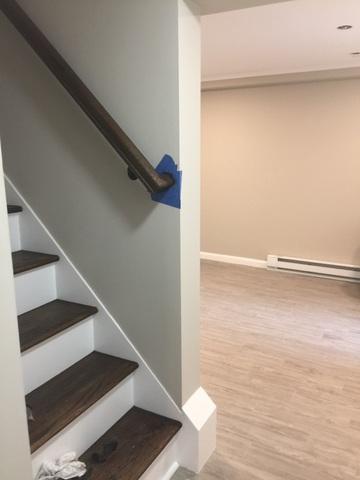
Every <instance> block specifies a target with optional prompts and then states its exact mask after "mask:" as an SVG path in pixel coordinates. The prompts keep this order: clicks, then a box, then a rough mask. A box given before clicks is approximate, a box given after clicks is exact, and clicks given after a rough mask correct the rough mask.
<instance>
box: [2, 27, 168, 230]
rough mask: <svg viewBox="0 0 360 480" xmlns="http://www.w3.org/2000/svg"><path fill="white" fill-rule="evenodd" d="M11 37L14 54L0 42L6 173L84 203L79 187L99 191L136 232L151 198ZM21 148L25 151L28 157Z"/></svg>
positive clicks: (36, 61)
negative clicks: (40, 180)
mask: <svg viewBox="0 0 360 480" xmlns="http://www.w3.org/2000/svg"><path fill="white" fill-rule="evenodd" d="M0 20H1V23H2V24H3V22H4V21H3V20H2V19H0ZM9 34H10V35H11V41H12V43H14V44H15V45H16V48H15V49H14V50H13V49H9V48H8V43H7V42H0V58H1V64H2V68H1V73H0V82H1V94H0V95H1V97H0V105H1V112H3V115H1V113H0V126H1V137H2V143H3V149H4V163H5V171H6V173H8V174H9V176H10V178H12V177H13V175H12V173H14V169H15V170H16V178H19V176H21V172H19V165H20V164H21V167H22V168H23V175H36V176H38V175H40V176H41V175H42V174H43V176H44V182H45V181H46V182H47V184H48V186H49V185H51V187H49V188H52V189H53V196H55V197H54V198H56V196H57V195H60V197H58V198H61V195H68V194H72V195H73V194H74V192H71V190H72V189H75V190H77V191H78V194H79V196H80V197H81V196H82V195H83V196H84V199H85V198H86V196H87V195H86V192H85V191H83V190H82V185H87V188H90V189H94V190H95V189H96V190H97V192H98V195H101V196H102V197H103V201H105V202H106V203H107V204H108V207H109V209H110V210H115V211H116V212H117V214H118V215H119V216H120V217H121V219H122V220H123V221H124V222H126V224H127V225H128V228H129V229H136V228H137V227H138V226H139V225H141V224H142V223H143V222H144V221H145V219H146V218H147V217H148V216H149V215H150V213H151V212H152V210H153V209H154V207H155V204H154V203H153V202H152V201H151V200H150V198H149V194H148V193H147V192H146V191H145V190H144V188H143V187H142V186H141V185H139V183H138V182H133V181H130V180H129V179H128V176H127V171H126V166H125V164H124V162H123V160H122V159H121V158H120V157H119V156H118V155H117V154H116V153H115V152H114V151H113V149H112V147H111V146H110V145H109V144H108V143H107V141H106V140H105V139H104V138H103V137H102V135H101V133H100V132H99V131H98V130H97V129H96V128H95V127H94V126H93V125H92V124H91V122H90V120H89V119H88V118H87V117H86V116H85V114H84V113H83V112H82V111H81V110H80V107H79V106H78V105H76V104H75V102H74V101H73V100H72V99H71V97H70V96H69V95H68V94H67V92H66V91H65V90H64V89H63V87H62V86H61V85H60V84H59V83H58V81H57V80H56V79H55V77H53V76H52V74H51V73H50V72H49V71H48V70H47V69H46V67H45V66H44V65H43V64H42V63H41V61H40V60H39V59H38V58H37V57H36V56H35V54H34V53H33V52H32V50H31V49H30V47H28V46H27V45H24V44H23V45H22V43H23V41H22V40H20V39H18V38H16V36H17V34H16V33H15V32H10V33H9ZM117 101H121V98H120V99H117ZM20 140H21V143H22V144H23V148H22V149H21V147H20V145H19V143H20ZM10 145H11V148H10ZM24 145H27V146H28V148H26V149H25V151H26V158H25V156H24ZM15 155H16V156H17V158H16V159H15V158H14V156H15ZM21 157H23V158H21ZM15 160H16V161H15ZM159 160H160V159H156V161H155V162H154V163H158V161H159ZM64 183H65V184H66V185H67V191H63V190H62V191H58V192H57V191H56V190H57V186H58V185H60V184H61V185H64ZM19 187H20V189H21V190H22V186H21V185H19ZM44 190H46V186H45V185H44ZM24 193H25V194H26V192H24ZM45 197H46V196H45V195H44V198H45ZM47 199H49V197H47ZM89 206H90V205H89ZM34 207H35V208H36V207H37V206H36V205H34ZM74 208H75V209H76V208H78V206H77V205H74ZM78 213H79V214H80V213H81V212H78Z"/></svg>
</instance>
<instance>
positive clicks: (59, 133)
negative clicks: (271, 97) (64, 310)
mask: <svg viewBox="0 0 360 480" xmlns="http://www.w3.org/2000/svg"><path fill="white" fill-rule="evenodd" d="M20 3H21V5H22V6H23V7H24V8H25V9H26V10H27V12H28V13H29V14H30V15H31V17H32V18H33V20H34V21H35V22H36V23H37V24H38V25H39V26H40V28H41V29H42V30H43V32H44V33H45V34H46V35H47V36H48V38H49V39H50V40H51V41H52V42H53V44H54V45H55V46H56V47H57V48H58V49H59V51H60V53H61V54H62V55H63V56H64V57H65V58H66V59H67V60H68V61H69V63H70V64H71V66H72V67H73V68H74V69H75V70H76V72H77V73H78V74H79V76H80V77H81V78H82V79H83V80H84V81H85V83H86V84H87V85H88V87H89V88H90V89H91V90H92V91H93V92H94V93H95V95H96V96H97V97H98V98H99V100H100V101H101V102H102V103H103V104H104V106H105V107H106V108H107V109H108V110H109V111H110V113H111V114H112V115H113V116H114V118H115V119H116V120H117V121H118V122H119V124H120V125H121V126H122V128H123V129H124V130H125V131H126V132H127V133H128V135H129V136H130V137H131V138H132V139H133V140H134V141H135V143H136V144H137V145H138V146H139V147H140V149H141V150H142V151H143V152H144V154H145V155H146V156H147V157H148V158H149V160H150V161H151V162H152V163H153V164H154V165H156V164H157V163H158V162H159V161H160V160H161V158H162V156H163V155H164V154H165V153H167V154H170V155H171V156H172V157H173V158H174V160H175V161H176V162H177V163H180V164H181V168H182V169H183V171H184V179H185V180H186V181H189V182H190V181H191V175H192V172H193V169H194V168H195V171H196V168H197V167H196V165H197V164H198V162H199V158H198V153H197V152H198V142H199V136H198V134H197V133H198V132H197V133H196V134H195V135H194V133H193V132H192V131H191V129H190V125H189V126H186V125H185V122H184V120H183V119H181V118H180V116H181V115H180V92H181V91H182V92H183V91H184V90H183V89H182V88H180V84H181V82H182V81H183V78H184V77H183V75H184V68H186V66H187V65H186V62H180V61H179V50H180V43H182V46H181V48H182V49H184V50H183V51H188V49H189V48H190V44H191V43H193V44H195V46H196V45H197V44H198V41H199V35H200V33H199V28H198V25H197V21H196V20H194V26H193V29H192V35H191V36H190V37H186V36H184V35H182V34H181V33H180V31H179V29H180V20H179V8H180V7H181V8H185V6H184V5H185V4H184V5H183V1H182V0H152V1H151V2H144V1H142V0H123V1H121V2H119V1H118V0H107V1H106V2H99V1H98V0H77V1H76V2H70V1H67V2H59V1H55V0H49V1H47V2H44V1H43V0H21V1H20ZM105 7H106V8H105ZM190 18H191V16H190ZM9 45H11V48H9ZM186 45H187V46H186ZM186 49H187V50H186ZM195 51H196V50H195ZM193 58H194V60H193V61H195V62H198V61H199V60H198V59H196V56H195V57H193ZM0 61H1V65H2V68H1V72H0V82H1V85H0V86H1V92H0V107H1V109H0V128H1V131H2V134H3V142H4V151H5V153H6V162H5V170H6V173H7V174H8V175H9V177H10V179H11V180H12V181H13V182H14V183H15V185H16V186H17V187H18V189H19V190H20V191H21V192H22V193H23V194H24V196H25V197H26V198H27V199H28V201H29V202H30V204H31V205H32V206H33V208H34V209H35V210H36V212H37V213H38V214H39V216H40V218H41V219H42V220H43V222H44V223H45V224H46V225H47V227H48V228H49V230H50V231H51V233H52V234H53V235H54V236H55V238H56V239H57V240H58V242H59V243H60V244H61V246H62V247H63V248H64V249H65V251H66V252H67V253H68V254H69V256H70V258H71V259H72V261H73V262H74V263H75V264H76V265H77V267H78V268H79V270H80V271H81V272H82V273H83V275H84V276H85V278H86V279H87V281H88V282H89V284H90V285H91V286H92V287H93V288H94V290H95V291H96V292H97V294H98V295H99V297H100V298H101V299H102V300H103V301H104V303H105V304H106V305H107V307H108V308H109V310H110V311H111V313H112V314H113V315H114V317H115V318H116V319H117V320H118V321H119V323H120V324H121V326H122V327H123V329H124V330H125V332H126V333H127V334H128V336H129V337H130V339H131V340H132V341H133V343H134V344H135V345H136V347H137V348H138V349H139V351H140V352H141V353H142V355H143V356H144V357H145V359H146V360H147V361H148V363H149V364H150V366H151V368H152V369H153V370H154V372H155V373H156V374H157V376H158V377H159V379H160V380H161V381H162V382H163V384H164V386H165V387H166V388H167V390H168V391H169V392H170V394H171V395H172V396H173V398H174V399H175V400H176V401H177V403H178V404H182V403H184V402H185V401H186V400H187V398H188V397H189V396H190V395H191V394H192V393H193V391H194V390H195V388H197V387H198V382H199V380H198V378H199V363H198V359H197V355H196V352H198V316H197V308H198V298H197V297H198V295H199V291H198V272H197V268H196V267H195V270H191V271H188V270H187V268H185V264H184V263H182V254H183V255H184V254H185V253H186V254H188V255H191V256H190V257H188V259H187V262H189V263H191V262H194V263H195V264H196V262H197V261H198V258H197V255H196V257H194V255H195V248H194V245H197V243H198V234H197V227H196V225H195V228H194V229H188V230H187V231H186V232H185V230H183V233H181V229H182V225H181V223H182V219H184V222H185V223H186V222H187V220H186V218H187V215H189V218H190V216H191V217H192V218H193V221H194V222H195V223H196V222H197V217H196V211H197V203H196V202H197V199H196V197H197V189H198V186H197V183H196V182H197V181H198V179H195V180H194V183H193V184H192V186H190V184H189V185H188V186H187V187H185V188H188V189H190V190H192V191H193V198H194V201H195V204H194V212H195V216H194V212H193V211H192V208H193V207H192V202H189V201H184V208H183V210H182V212H181V213H180V212H179V211H178V210H175V209H172V208H169V207H166V206H163V205H158V204H155V203H153V202H151V200H150V198H149V196H148V194H147V193H146V192H145V191H144V190H143V188H142V187H141V186H140V185H139V184H138V183H132V182H130V181H129V180H128V178H127V174H126V169H125V167H124V165H123V162H122V161H121V159H120V158H119V157H118V156H117V155H116V154H115V153H114V152H113V151H112V149H111V148H110V147H109V146H108V145H107V144H106V142H105V141H104V140H103V139H102V137H101V136H100V134H99V133H98V132H97V130H96V129H95V128H94V127H93V126H92V125H91V124H90V123H89V121H88V120H87V119H86V118H85V116H84V115H83V114H82V113H81V111H80V110H79V108H78V107H77V106H76V105H75V104H74V103H73V101H72V100H71V99H70V97H69V96H68V95H67V94H66V93H65V92H64V91H63V89H62V87H60V86H59V85H58V83H57V81H56V80H55V79H54V78H53V77H52V75H51V74H50V73H49V72H48V71H47V69H46V68H45V67H44V65H43V64H42V63H41V62H40V61H39V60H38V59H37V57H36V56H35V55H34V54H33V53H32V51H31V49H30V48H29V47H28V46H27V45H26V44H25V42H24V41H23V40H22V39H21V38H20V36H19V35H18V34H17V32H15V30H14V29H13V28H12V27H11V26H10V25H9V23H8V21H7V20H6V19H5V18H3V17H0ZM187 75H189V72H188V74H187ZM187 82H188V83H190V84H191V86H190V90H192V95H191V96H190V97H188V98H187V100H186V101H188V102H192V103H193V104H194V102H195V104H196V102H198V94H197V88H198V86H199V83H198V82H199V76H198V71H197V70H196V71H194V74H193V76H190V77H187ZM199 88H200V87H199ZM183 100H184V98H183ZM197 108H198V107H197V106H196V105H195V111H196V110H197ZM180 122H182V123H181V139H180ZM195 126H196V125H195ZM196 128H197V127H196ZM181 145H188V146H189V150H190V152H191V155H188V153H189V152H188V151H187V150H185V148H183V147H181ZM188 169H189V170H188ZM185 244H186V245H192V247H189V248H188V249H187V250H186V252H185V250H184V248H183V245H185ZM181 266H183V268H181ZM184 285H189V286H188V288H191V286H193V293H192V295H191V296H190V295H189V294H188V293H186V291H185V290H184V296H183V295H182V290H183V289H184ZM186 298H187V299H186ZM182 312H183V313H182ZM185 316H186V319H185ZM184 337H186V338H187V340H186V345H187V348H186V350H187V352H188V355H185V352H184V351H183V344H184V341H183V339H184ZM191 352H193V353H191ZM190 364H191V368H190V366H189V365H190ZM184 372H187V373H186V374H184Z"/></svg>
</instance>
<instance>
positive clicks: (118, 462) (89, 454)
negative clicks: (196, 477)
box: [80, 407, 182, 480]
mask: <svg viewBox="0 0 360 480" xmlns="http://www.w3.org/2000/svg"><path fill="white" fill-rule="evenodd" d="M181 426H182V425H181V423H180V422H178V421H176V420H172V419H170V418H167V417H163V416H160V415H156V414H155V413H152V412H148V411H146V410H143V409H141V408H138V407H133V408H132V409H130V410H129V411H128V412H127V413H126V414H125V415H124V416H123V417H122V418H121V419H120V420H119V421H118V422H117V423H116V424H115V425H113V426H112V427H111V428H110V430H108V431H107V432H106V433H105V434H104V435H103V436H102V437H101V438H100V439H99V440H97V442H95V443H94V444H93V445H92V446H91V447H90V448H89V449H88V450H87V451H86V452H85V453H84V454H83V455H82V456H81V458H80V460H81V461H82V462H85V463H86V465H87V468H88V471H87V473H86V475H85V476H84V477H82V478H83V480H110V479H114V480H115V479H116V480H117V479H121V480H138V479H139V478H140V477H141V476H142V475H143V473H144V472H145V471H146V470H147V469H148V468H149V467H150V465H151V464H152V463H153V461H154V460H155V459H156V458H157V457H158V456H159V455H160V453H161V452H162V451H163V450H164V448H165V447H166V446H167V445H168V443H169V442H170V441H171V440H172V438H173V437H174V436H175V435H176V433H177V432H178V431H179V430H180V428H181ZM114 443H115V444H117V447H116V450H114V451H113V452H111V453H110V454H109V455H108V456H107V457H106V458H105V459H104V461H103V462H102V463H96V461H95V459H94V454H95V457H96V456H101V455H102V453H103V452H104V446H105V445H111V444H114Z"/></svg>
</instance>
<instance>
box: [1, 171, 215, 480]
mask: <svg viewBox="0 0 360 480" xmlns="http://www.w3.org/2000/svg"><path fill="white" fill-rule="evenodd" d="M6 180H7V190H8V192H9V196H10V198H11V201H12V203H17V204H19V205H21V206H22V207H23V210H24V211H23V214H22V215H23V217H21V222H20V234H21V245H22V248H23V249H27V250H35V251H43V252H46V253H51V254H55V255H58V256H59V257H60V262H57V264H56V270H55V285H56V294H57V298H61V299H64V300H68V301H74V302H78V303H84V304H89V305H93V306H96V307H97V309H98V313H97V314H96V315H95V316H94V317H93V347H94V350H96V351H99V352H101V353H105V354H109V355H114V356H117V357H120V358H126V359H128V360H132V361H135V362H137V363H138V364H139V368H138V369H137V370H136V374H135V375H133V376H132V378H131V391H132V396H131V402H129V403H128V404H127V410H128V409H129V408H131V407H132V406H133V405H136V406H137V407H140V408H144V409H146V410H150V411H152V412H154V413H157V414H159V415H164V416H167V417H170V418H173V419H176V420H179V421H180V422H181V423H182V424H183V427H182V429H181V430H180V432H179V433H178V434H177V435H176V436H175V438H174V439H173V440H172V442H171V443H170V444H169V445H168V446H167V448H165V449H164V451H163V452H162V454H161V455H159V457H158V458H157V459H156V460H155V461H154V463H153V464H152V465H151V466H150V468H149V469H148V470H147V472H145V473H144V475H143V476H142V477H141V480H169V479H170V478H171V476H172V473H173V472H174V471H175V470H176V468H177V467H178V466H179V465H181V466H183V467H186V468H188V469H190V470H193V471H196V472H199V471H200V470H201V468H202V466H203V465H204V463H205V462H206V461H207V459H208V457H209V454H210V453H212V451H213V449H214V442H215V438H214V435H212V436H211V438H210V436H209V439H208V440H207V439H206V438H205V437H204V436H202V430H204V431H207V433H209V432H211V433H212V432H213V431H214V425H215V424H216V408H215V406H214V404H213V403H212V402H211V400H210V399H209V398H208V397H207V399H208V400H207V399H206V400H205V403H204V405H203V407H204V408H202V411H203V412H208V419H207V421H202V422H201V426H199V424H198V425H197V424H196V418H197V416H198V413H197V411H196V410H197V409H195V410H194V411H192V412H189V410H188V411H187V412H185V411H184V410H183V409H180V408H179V407H178V406H177V405H176V403H175V402H174V400H173V399H172V398H171V397H170V395H169V393H168V392H167V391H166V389H165V388H164V386H163V385H162V384H161V382H160V381H159V379H158V378H157V377H156V375H155V374H154V373H153V371H152V370H151V369H150V367H149V365H148V364H147V363H146V361H145V360H144V358H143V357H142V356H141V354H140V353H139V352H138V350H137V349H136V347H135V346H134V345H133V343H132V342H131V341H130V339H129V338H128V337H127V336H126V334H125V332H124V331H123V330H122V329H121V327H120V326H119V323H118V322H117V321H116V320H115V318H114V317H113V316H112V315H111V314H110V312H109V311H108V309H107V308H106V307H105V305H104V304H103V303H102V301H101V300H100V298H99V297H98V296H97V294H96V293H95V291H94V290H93V289H92V288H91V286H90V285H89V284H88V283H87V281H86V280H85V279H84V277H83V276H82V275H81V273H80V272H79V271H78V270H77V268H76V267H75V266H74V264H73V263H72V262H71V260H70V258H69V257H68V256H67V255H66V253H65V252H64V251H63V250H62V248H61V247H60V246H59V244H58V243H57V242H56V240H55V239H54V237H53V236H52V235H51V233H50V232H49V231H48V230H47V228H46V227H45V225H44V224H43V223H42V222H41V220H40V219H39V217H38V216H37V215H36V214H35V212H34V211H33V210H32V209H31V207H30V206H29V204H28V203H27V202H26V200H25V199H24V198H23V197H22V196H21V194H20V193H19V192H18V191H17V190H16V188H15V187H14V185H13V184H12V183H11V182H10V180H9V179H8V178H6ZM119 320H121V319H119ZM200 390H201V391H202V389H199V391H197V392H195V393H194V397H197V398H201V399H203V398H205V397H204V396H202V395H200V396H199V395H198V393H199V392H200ZM200 393H201V392H200ZM118 401H119V402H121V399H120V398H119V399H118ZM101 405H102V404H101ZM99 406H100V404H99V402H97V404H96V405H94V407H92V409H91V411H92V412H94V413H93V414H94V415H95V412H96V411H97V408H98V407H99ZM106 408H108V407H105V406H103V409H102V412H103V413H102V414H101V415H105V409H106ZM121 410H123V409H122V408H121ZM124 413H125V410H124V412H123V414H124ZM101 415H100V417H101ZM120 416H122V415H120ZM120 416H118V417H117V418H116V419H113V421H112V423H111V422H110V421H109V422H108V423H107V427H106V428H103V429H102V430H103V431H102V432H101V433H99V426H98V425H97V424H96V422H93V423H91V422H92V420H91V422H90V423H88V422H87V419H88V418H89V419H91V418H92V417H89V416H88V412H85V414H83V415H82V416H81V417H79V418H84V424H81V428H80V426H79V427H76V428H75V425H77V424H78V422H77V421H76V422H73V424H74V425H73V424H72V425H73V426H72V427H71V428H69V427H68V428H67V429H65V430H64V431H62V432H60V433H59V434H58V435H57V436H56V438H55V439H53V440H51V441H49V442H48V443H47V444H46V445H45V446H44V447H42V448H41V449H40V450H39V451H38V452H36V454H35V455H34V456H33V468H34V472H35V471H36V470H37V469H38V467H39V465H40V463H41V461H42V460H43V459H45V458H47V459H49V460H52V459H54V458H56V457H58V456H59V455H61V453H63V452H64V451H66V450H69V449H70V450H72V449H75V450H76V452H77V453H78V454H79V455H80V454H82V453H83V452H84V451H85V450H86V449H87V448H88V447H90V446H91V444H92V443H93V442H94V441H95V440H96V439H97V438H98V437H100V436H101V434H102V433H104V432H105V431H106V430H107V429H108V428H110V426H111V425H112V424H113V423H115V422H116V420H118V419H119V418H120ZM100 417H99V418H100ZM202 417H204V414H202ZM96 418H98V417H96ZM102 426H103V425H102ZM82 435H84V437H83V438H81V439H80V437H81V436H82ZM72 437H74V439H73V438H72ZM199 440H201V441H202V443H204V445H203V448H201V449H200V448H199ZM205 444H206V445H205ZM200 450H201V451H200Z"/></svg>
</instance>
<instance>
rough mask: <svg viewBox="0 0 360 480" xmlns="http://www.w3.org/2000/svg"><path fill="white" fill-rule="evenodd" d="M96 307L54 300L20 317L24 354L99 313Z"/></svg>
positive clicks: (21, 343) (20, 332) (21, 345)
mask: <svg viewBox="0 0 360 480" xmlns="http://www.w3.org/2000/svg"><path fill="white" fill-rule="evenodd" d="M97 311H98V310H97V308H96V307H91V306H89V305H81V304H80V303H73V302H66V301H65V300H54V301H52V302H49V303H46V304H45V305H42V306H41V307H38V308H35V309H34V310H31V311H29V312H26V313H23V314H22V315H19V316H18V324H19V334H20V347H21V351H22V352H24V351H25V350H28V349H29V348H31V347H34V346H35V345H37V344H39V343H41V342H43V341H44V340H47V339H48V338H50V337H52V336H54V335H56V334H58V333H60V332H62V331H63V330H66V329H67V328H69V327H71V326H73V325H75V324H76V323H78V322H81V321H82V320H85V318H88V317H91V315H95V314H96V313H97Z"/></svg>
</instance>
